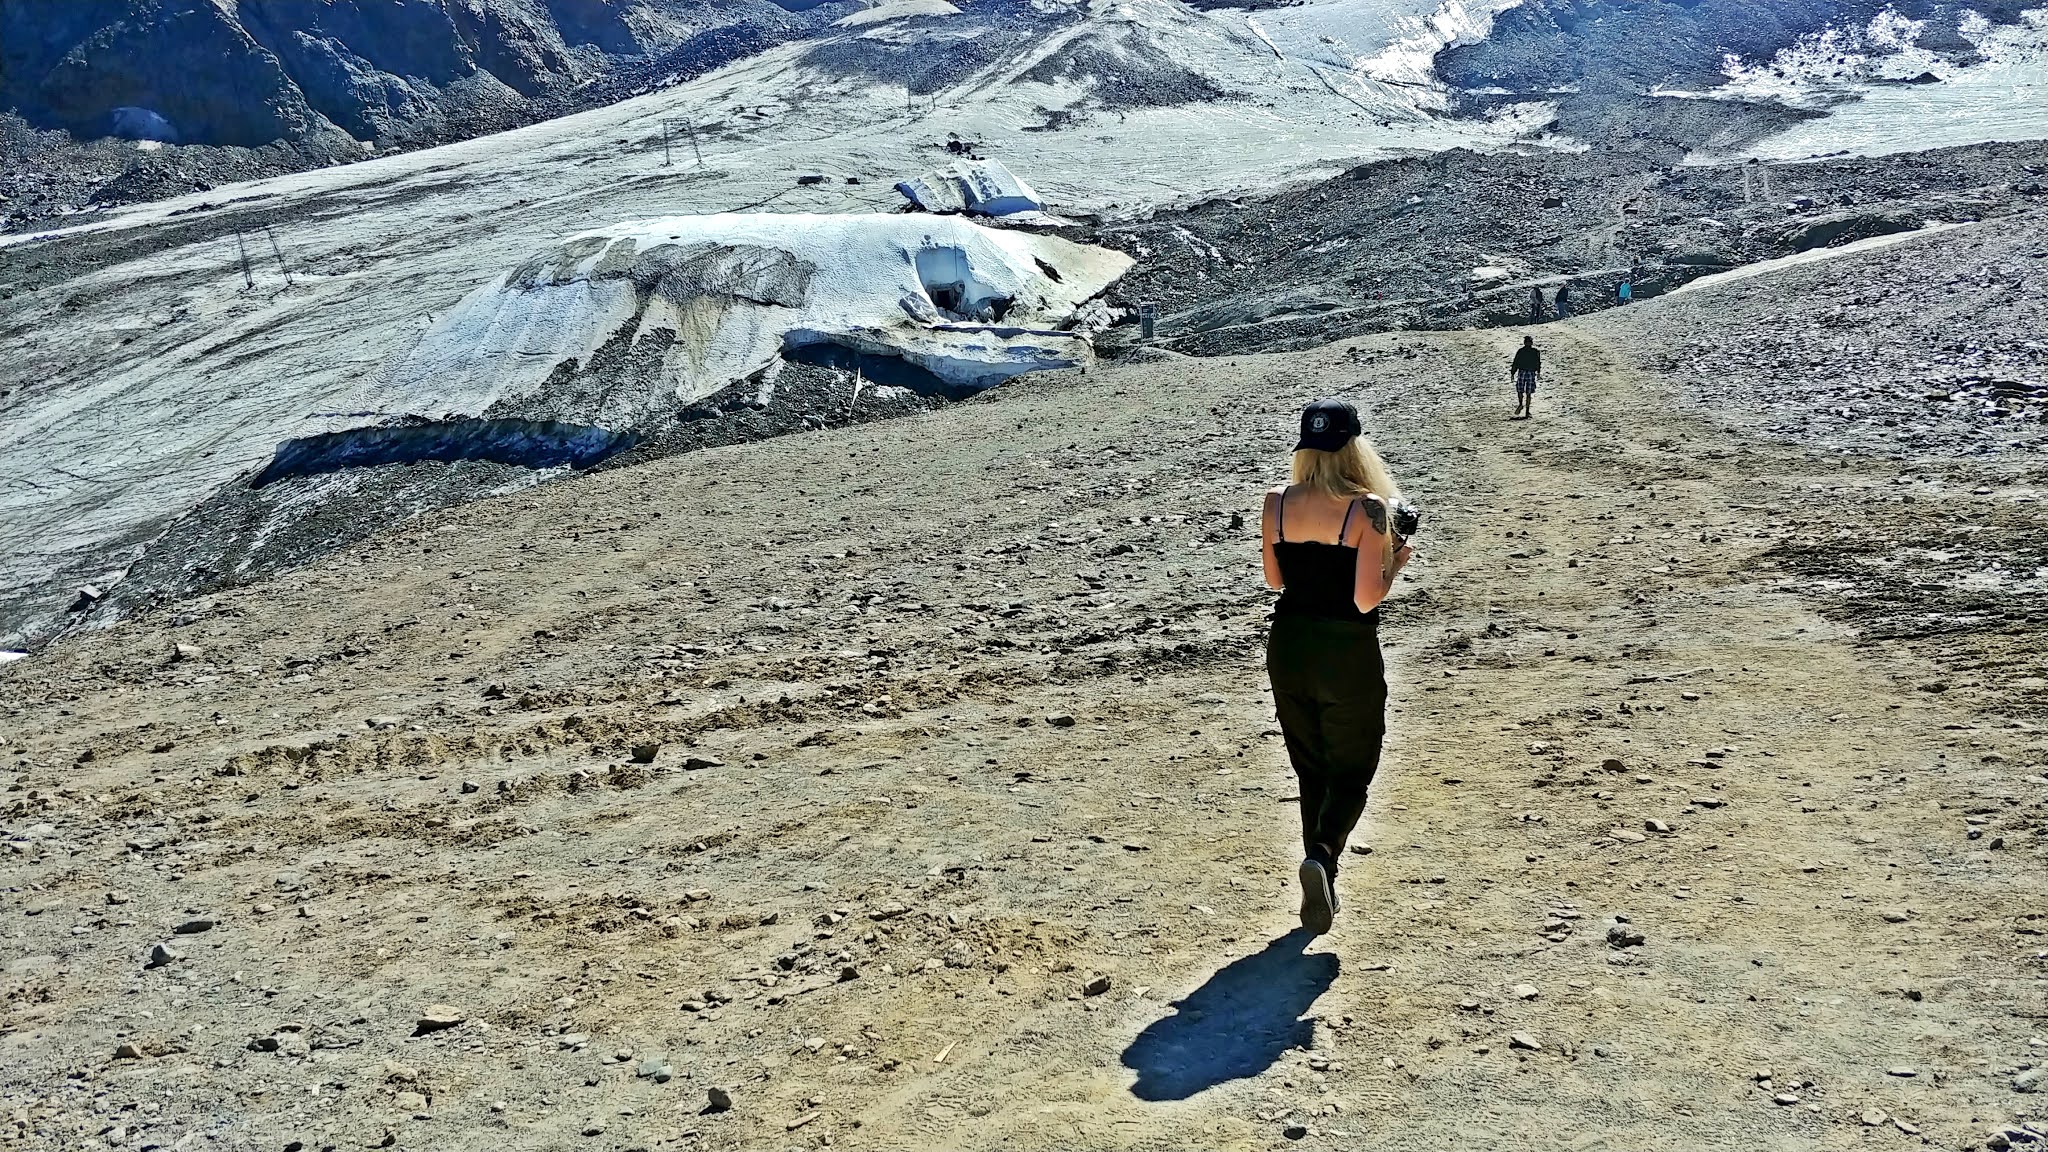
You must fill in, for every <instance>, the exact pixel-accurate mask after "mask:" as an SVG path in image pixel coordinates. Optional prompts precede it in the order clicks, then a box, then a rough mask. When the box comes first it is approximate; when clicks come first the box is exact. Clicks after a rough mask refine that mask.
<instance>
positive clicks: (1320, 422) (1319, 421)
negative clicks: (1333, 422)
mask: <svg viewBox="0 0 2048 1152" xmlns="http://www.w3.org/2000/svg"><path fill="white" fill-rule="evenodd" d="M1308 427H1309V431H1311V432H1323V431H1327V430H1328V429H1329V427H1330V418H1329V417H1328V416H1325V415H1323V414H1322V413H1320V412H1318V413H1316V414H1315V415H1314V416H1311V417H1310V418H1309V422H1308Z"/></svg>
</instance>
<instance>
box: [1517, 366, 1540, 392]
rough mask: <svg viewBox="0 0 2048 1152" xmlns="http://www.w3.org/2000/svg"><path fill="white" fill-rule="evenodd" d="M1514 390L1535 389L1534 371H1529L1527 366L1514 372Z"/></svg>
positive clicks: (1530, 390) (1529, 390) (1528, 390)
mask: <svg viewBox="0 0 2048 1152" xmlns="http://www.w3.org/2000/svg"><path fill="white" fill-rule="evenodd" d="M1515 391H1517V392H1534V391H1536V374H1535V373H1534V372H1531V371H1529V370H1528V369H1527V368H1524V369H1522V370H1521V371H1520V372H1517V373H1515Z"/></svg>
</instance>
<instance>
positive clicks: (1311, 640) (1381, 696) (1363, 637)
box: [1266, 616, 1387, 872]
mask: <svg viewBox="0 0 2048 1152" xmlns="http://www.w3.org/2000/svg"><path fill="white" fill-rule="evenodd" d="M1266 676H1267V678H1268V679H1269V680H1271V681H1272V684H1273V710H1274V711H1275V712H1277V713H1278V714H1279V718H1280V733H1281V735H1282V736H1283V737H1284V738H1285V739H1286V741H1287V758H1288V759H1289V760H1291V761H1293V764H1294V774H1295V776H1296V777H1297V778H1298V779H1299V780H1300V781H1301V842H1302V850H1303V852H1304V853H1305V854H1307V855H1309V856H1312V857H1314V858H1316V859H1317V860H1320V861H1322V862H1323V864H1324V866H1325V867H1327V868H1329V869H1331V870H1332V871H1333V872H1334V871H1335V869H1336V867H1337V863H1338V859H1337V858H1338V857H1339V856H1341V855H1342V854H1343V852H1344V843H1345V841H1346V840H1348V839H1349V838H1350V836H1351V830H1352V828H1354V827H1356V826H1357V824H1358V818H1359V816H1360V815H1362V814H1363V813H1364V812H1365V794H1366V789H1367V788H1369V787H1371V785H1372V777H1373V773H1375V772H1377V771H1379V767H1380V739H1381V737H1383V736H1384V735H1386V731H1387V716H1386V713H1387V681H1386V674H1385V669H1384V666H1383V665H1382V664H1381V663H1380V637H1379V629H1378V628H1377V627H1376V626H1375V625H1374V624H1371V623H1358V622H1356V621H1350V620H1321V619H1316V618H1314V617H1307V616H1276V617H1274V619H1273V631H1272V633H1271V635H1269V636H1268V637H1267V639H1266Z"/></svg>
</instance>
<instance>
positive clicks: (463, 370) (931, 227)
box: [364, 213, 1131, 426]
mask: <svg viewBox="0 0 2048 1152" xmlns="http://www.w3.org/2000/svg"><path fill="white" fill-rule="evenodd" d="M1130 262H1131V261H1130V257H1128V256H1125V255H1124V254H1123V253H1121V252H1110V251H1106V250H1103V249H1099V248H1089V247H1086V246H1083V245H1079V244H1074V243H1071V242H1069V241H1066V240H1061V239H1059V238H1057V237H1052V236H1038V235H1031V234H1028V233H1022V232H999V231H995V230H993V229H988V228H983V227H981V226H979V225H976V224H973V223H970V222H968V221H966V220H962V219H960V218H958V217H952V216H909V215H900V214H899V215H816V214H810V213H790V214H784V215H776V214H770V213H757V214H744V215H715V216H671V217H665V218H662V219H656V220H644V221H634V222H631V223H627V224H620V225H616V226H613V227H609V228H604V229H598V230H595V231H591V232H585V233H581V234H579V235H576V236H572V237H570V238H568V239H566V240H563V241H561V242H560V243H557V244H553V245H550V246H549V247H547V248H544V249H542V250H541V251H539V252H537V253H535V254H534V255H533V256H531V257H530V258H528V259H527V260H525V261H524V262H522V263H520V264H519V265H518V266H517V267H516V268H513V269H511V270H509V271H507V272H506V273H505V274H504V275H502V276H500V277H499V278H498V279H496V280H494V281H492V282H491V283H490V284H487V285H485V286H484V287H482V288H480V289H478V290H477V291H476V292H474V293H472V294H471V295H470V296H469V297H468V298H467V299H465V300H464V301H463V302H462V303H461V304H459V305H457V306H456V307H455V309H454V310H453V311H451V312H449V313H448V314H447V315H446V316H444V317H443V318H442V319H441V320H440V321H439V322H438V323H436V324H435V326H434V328H433V330H432V331H430V332H428V333H427V334H426V336H425V337H424V338H422V339H421V341H420V343H419V345H418V347H416V348H414V349H413V350H412V351H411V352H410V353H409V354H407V355H406V357H405V358H404V359H403V360H401V361H400V362H399V363H398V365H397V366H396V368H395V369H394V371H393V372H392V373H391V374H390V375H389V377H388V378H386V379H384V380H382V381H380V382H379V383H378V385H377V386H376V387H375V388H373V389H372V390H371V392H370V393H369V394H368V395H366V396H365V401H366V403H365V405H364V407H365V410H368V411H392V412H410V413H413V414H417V415H423V416H430V417H435V418H446V417H450V416H477V415H482V414H484V412H485V411H486V410H487V409H489V408H490V407H491V406H492V405H494V404H497V403H500V402H501V401H505V400H508V399H520V398H526V397H533V396H536V395H538V394H540V393H543V392H544V391H547V390H549V386H550V385H551V383H553V382H559V381H562V380H563V379H564V377H566V376H573V375H575V374H577V373H578V372H579V371H580V370H582V369H584V368H585V367H587V366H589V365H590V364H591V363H592V362H593V361H594V360H602V359H603V358H602V357H601V355H600V354H601V353H602V352H603V351H604V350H605V349H606V348H607V347H616V348H618V349H619V353H620V355H619V360H621V361H623V363H616V362H609V361H607V362H604V363H602V364H601V366H600V368H599V369H598V372H599V373H600V374H601V376H602V379H601V380H599V381H597V382H596V385H597V387H598V389H599V392H600V394H599V395H598V396H597V397H596V402H595V403H592V402H590V400H589V399H586V398H584V397H583V396H582V394H581V390H578V389H565V390H563V391H565V392H566V393H567V394H568V395H569V396H570V397H573V399H570V400H568V401H567V403H569V404H572V405H573V406H574V410H569V411H559V412H553V413H549V414H550V415H556V416H560V417H561V418H564V419H574V420H577V421H582V422H595V423H599V424H604V425H607V426H617V425H624V424H628V423H630V422H632V421H633V420H634V419H635V418H637V417H639V416H641V415H644V414H645V413H646V412H648V411H649V410H651V409H653V408H655V407H657V406H659V405H661V404H663V403H664V402H666V401H668V400H672V399H677V398H680V399H685V400H688V399H695V398H697V397H699V396H704V395H708V394H709V393H711V392H714V391H716V390H717V389H719V388H722V387H724V386H726V385H727V384H730V383H732V382H733V381H734V380H736V379H739V378H741V377H744V376H746V375H748V374H750V373H753V372H756V371H759V370H761V369H765V368H767V367H768V366H769V365H770V364H771V363H773V362H774V361H775V360H776V359H777V358H778V357H779V356H781V355H782V354H783V353H784V352H785V351H787V352H790V353H800V352H802V351H803V350H805V349H808V348H811V347H813V346H818V345H829V346H832V347H836V348H842V349H846V350H848V351H851V352H854V353H865V354H867V355H869V356H874V357H881V358H884V359H895V360H901V361H904V362H906V363H908V364H910V365H912V366H915V367H916V368H918V369H922V370H923V371H925V372H929V373H931V374H932V375H933V376H935V377H937V378H938V379H939V380H941V381H943V382H945V383H949V384H956V385H962V386H966V387H982V386H987V385H991V384H996V383H1000V382H1001V381H1002V380H1003V379H1005V378H1007V377H1009V376H1013V375H1016V374H1017V373H1020V372H1029V371H1034V370H1038V369H1045V368H1068V367H1073V366H1074V365H1076V364H1080V363H1084V362H1086V361H1087V360H1088V359H1089V343H1088V340H1087V337H1086V334H1085V332H1076V331H1068V330H1062V329H1061V328H1060V327H1059V325H1062V324H1064V323H1066V322H1067V321H1068V320H1070V319H1071V317H1072V314H1073V312H1074V310H1075V309H1076V308H1077V307H1078V306H1079V305H1080V304H1082V303H1083V302H1085V301H1086V300H1088V299H1089V298H1090V297H1092V296H1094V295H1095V294H1096V293H1097V292H1100V291H1101V290H1102V289H1103V288H1104V287H1105V286H1106V285H1107V284H1108V283H1109V281H1110V280H1112V279H1114V278H1115V277H1116V276H1117V275H1119V274H1121V273H1122V272H1123V270H1124V269H1125V268H1127V267H1129V266H1130ZM997 312H1001V313H1002V315H1001V316H1000V317H998V316H997V315H996V313H997Z"/></svg>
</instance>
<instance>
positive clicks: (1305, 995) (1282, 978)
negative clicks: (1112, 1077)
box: [1123, 928, 1338, 1100]
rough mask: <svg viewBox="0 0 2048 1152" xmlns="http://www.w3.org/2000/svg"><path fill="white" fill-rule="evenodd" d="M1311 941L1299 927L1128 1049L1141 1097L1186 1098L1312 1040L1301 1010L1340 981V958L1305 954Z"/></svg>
mask: <svg viewBox="0 0 2048 1152" xmlns="http://www.w3.org/2000/svg"><path fill="white" fill-rule="evenodd" d="M1312 939H1314V936H1313V935H1311V934H1310V933H1309V931H1308V930H1307V929H1305V928H1297V929H1295V930H1294V931H1292V932H1289V933H1288V934H1287V935H1285V936H1282V937H1280V938H1279V939H1277V940H1275V941H1273V942H1272V943H1271V944H1268V945H1266V947H1265V948H1264V949H1262V950H1260V951H1259V952H1257V953H1256V954H1254V955H1251V956H1246V957H1245V958H1243V959H1242V960H1236V961H1233V962H1231V963H1230V964H1228V965H1225V966H1224V967H1223V968H1222V969H1221V970H1220V971H1218V972H1217V973H1216V974H1215V975H1214V976H1211V977H1209V981H1208V983H1206V984H1203V985H1202V986H1201V987H1200V988H1197V989H1195V991H1194V992H1193V993H1191V994H1190V995H1189V996H1188V997H1187V998H1186V999H1183V1000H1179V1001H1176V1002H1175V1003H1174V1005H1173V1006H1174V1007H1175V1008H1176V1009H1178V1011H1176V1012H1175V1013H1174V1014H1173V1015H1171V1016H1168V1017H1165V1018H1164V1019H1161V1020H1157V1021H1154V1022H1153V1023H1152V1025H1151V1026H1150V1027H1148V1028H1146V1029H1145V1030H1144V1031H1143V1032H1141V1033H1139V1034H1138V1038H1137V1039H1136V1040H1133V1041H1131V1046H1130V1047H1128V1048H1126V1049H1124V1056H1123V1061H1124V1066H1125V1067H1127V1068H1130V1069H1133V1070H1134V1071H1136V1072H1137V1073H1138V1082H1137V1083H1136V1084H1134V1085H1132V1086H1131V1094H1132V1095H1134V1096H1136V1097H1137V1098H1138V1099H1140V1100H1185V1099H1187V1098H1188V1097H1190V1096H1193V1095H1194V1094H1195V1093H1197V1092H1200V1091H1202V1090H1203V1089H1205V1088H1213V1087H1215V1086H1216V1085H1218V1084H1221V1083H1223V1082H1224V1081H1226V1080H1240V1079H1243V1078H1245V1077H1247V1076H1256V1075H1258V1074H1259V1073H1260V1072H1263V1071H1265V1070H1266V1069H1267V1068H1270V1067H1272V1065H1273V1063H1274V1061H1276V1060H1278V1059H1279V1058H1280V1054H1281V1053H1283V1052H1285V1051H1287V1050H1288V1049H1290V1048H1307V1047H1310V1046H1311V1045H1312V1044H1313V1042H1314V1040H1315V1023H1314V1022H1313V1021H1310V1020H1304V1019H1302V1018H1301V1017H1302V1013H1304V1012H1306V1011H1308V1008H1309V1005H1311V1004H1313V1003H1315V1000H1316V997H1318V996H1321V995H1322V994H1323V992H1324V990H1325V989H1327V988H1329V986H1330V984H1331V983H1332V982H1333V981H1335V980H1336V979H1337V969H1338V960H1337V957H1336V954H1335V953H1331V952H1317V953H1313V954H1309V953H1305V952H1303V949H1304V948H1306V947H1308V942H1309V941H1310V940H1312Z"/></svg>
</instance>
